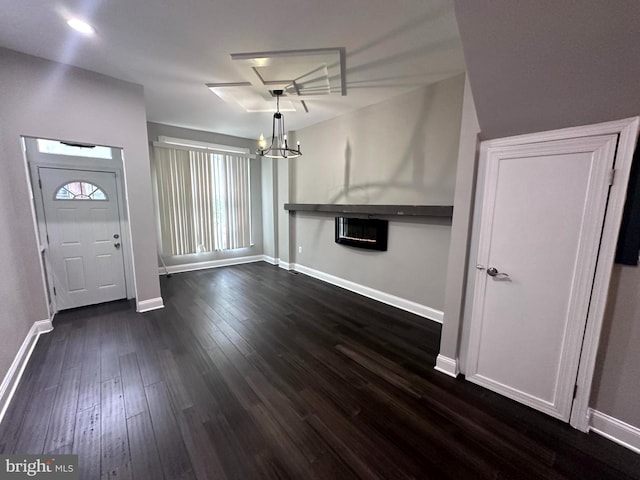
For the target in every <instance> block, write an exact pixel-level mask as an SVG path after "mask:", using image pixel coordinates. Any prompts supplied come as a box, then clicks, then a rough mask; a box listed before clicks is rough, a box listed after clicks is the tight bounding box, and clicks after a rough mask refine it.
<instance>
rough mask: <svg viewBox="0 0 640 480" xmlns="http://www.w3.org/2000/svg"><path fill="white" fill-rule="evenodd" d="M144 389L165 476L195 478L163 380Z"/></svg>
mask: <svg viewBox="0 0 640 480" xmlns="http://www.w3.org/2000/svg"><path fill="white" fill-rule="evenodd" d="M145 391H146V394H147V402H148V404H149V412H150V413H151V421H152V424H153V431H154V435H155V439H156V444H157V446H158V452H159V454H160V462H161V464H162V471H163V472H164V475H165V477H166V478H170V479H187V478H195V477H194V475H193V471H192V467H191V461H190V460H189V456H188V455H187V452H186V449H185V446H184V441H183V440H182V436H181V434H180V429H179V428H178V425H177V422H176V418H175V415H174V411H173V408H172V407H171V403H170V401H169V393H168V392H167V387H166V386H165V384H164V383H163V382H158V383H154V384H153V385H149V386H148V387H146V388H145Z"/></svg>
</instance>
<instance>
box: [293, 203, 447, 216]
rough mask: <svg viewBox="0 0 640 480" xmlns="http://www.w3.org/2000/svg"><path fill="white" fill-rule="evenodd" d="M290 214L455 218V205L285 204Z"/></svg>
mask: <svg viewBox="0 0 640 480" xmlns="http://www.w3.org/2000/svg"><path fill="white" fill-rule="evenodd" d="M284 209H285V210H289V211H290V212H318V213H329V214H332V213H352V214H361V215H394V216H405V217H448V218H451V217H452V216H453V205H347V204H334V203H285V204H284Z"/></svg>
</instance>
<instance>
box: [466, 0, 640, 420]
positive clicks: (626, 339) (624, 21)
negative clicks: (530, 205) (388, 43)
mask: <svg viewBox="0 0 640 480" xmlns="http://www.w3.org/2000/svg"><path fill="white" fill-rule="evenodd" d="M454 2H455V9H456V17H457V20H458V26H459V30H460V36H461V38H462V43H463V48H464V53H465V59H466V64H467V69H468V75H469V79H470V82H471V87H472V89H473V95H474V98H475V102H476V107H477V111H478V119H479V123H480V127H481V130H482V134H481V135H482V137H483V138H486V139H489V138H499V137H506V136H509V135H513V134H520V133H532V132H536V131H544V130H551V129H555V128H561V127H568V126H576V125H586V124H591V123H598V122H603V121H607V120H615V119H621V118H625V117H630V116H635V115H638V114H639V113H640V88H639V87H638V78H640V44H639V43H638V38H640V23H639V22H638V18H640V2H638V1H637V0H619V1H616V2H613V3H612V2H603V1H599V0H588V1H581V2H579V3H576V2H568V1H566V2H558V1H554V0H543V1H537V2H513V1H509V0H474V1H473V2H469V1H464V0H454ZM639 292H640V271H639V269H638V267H619V266H616V267H615V268H614V272H613V280H612V284H611V288H610V293H609V308H608V311H607V313H606V315H605V324H604V327H603V337H602V340H601V344H600V352H599V356H598V363H597V367H596V372H597V375H596V377H595V379H594V390H593V394H592V402H591V404H592V406H593V407H595V408H596V409H598V410H599V411H601V412H603V413H605V414H608V415H611V416H613V417H615V418H618V419H620V420H622V421H625V422H627V423H630V424H631V425H634V426H636V427H639V428H640V410H639V409H638V398H640V382H638V378H639V377H638V373H639V368H640V367H639V365H640V353H639V352H640V332H638V330H639V328H640V327H639V321H640V316H639V313H640V311H639V309H638V297H639V295H640V293H639Z"/></svg>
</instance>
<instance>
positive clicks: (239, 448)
mask: <svg viewBox="0 0 640 480" xmlns="http://www.w3.org/2000/svg"><path fill="white" fill-rule="evenodd" d="M161 282H162V293H163V297H164V300H165V303H166V308H165V309H163V310H157V311H154V312H149V313H146V314H137V313H135V309H134V306H133V304H132V303H131V302H124V301H123V302H114V303H111V304H104V305H99V306H95V307H87V308H81V309H77V310H72V311H68V312H64V313H61V314H59V315H57V316H56V318H55V321H54V324H55V330H54V331H53V332H52V333H50V334H46V335H43V336H42V337H41V338H40V340H39V342H38V344H37V346H36V348H35V350H34V353H33V356H32V358H31V360H30V362H29V365H28V366H27V368H26V371H25V373H24V376H23V379H22V381H21V383H20V385H19V387H18V389H17V392H16V394H15V397H14V399H13V402H12V403H11V405H10V407H9V409H8V411H7V414H6V416H5V418H4V420H3V422H2V424H1V425H0V453H20V454H26V453H36V454H37V453H43V452H44V453H58V454H63V453H77V454H78V455H79V464H80V478H82V479H100V478H102V479H106V478H113V479H115V478H117V479H123V480H124V479H153V480H157V479H166V480H174V479H201V480H204V479H216V480H217V479H271V478H273V479H314V478H321V479H355V478H366V479H369V478H372V479H373V478H388V479H394V480H395V479H403V478H418V479H430V478H432V479H449V478H450V479H458V480H459V479H485V478H491V479H570V478H575V479H583V480H584V479H594V480H595V479H598V480H602V479H616V480H621V479H631V478H635V479H640V455H636V454H634V453H632V452H631V451H629V450H626V449H624V448H622V447H620V446H618V445H616V444H614V443H612V442H610V441H608V440H606V439H604V438H602V437H600V436H598V435H595V434H589V435H586V434H583V433H580V432H578V431H576V430H574V429H572V428H570V427H569V426H568V425H566V424H564V423H562V422H559V421H556V420H554V419H552V418H549V417H547V416H545V415H543V414H541V413H538V412H536V411H533V410H531V409H529V408H527V407H524V406H522V405H519V404H517V403H515V402H512V401H510V400H507V399H505V398H502V397H500V396H498V395H495V394H493V393H491V392H489V391H487V390H484V389H481V388H479V387H477V386H475V385H472V384H470V383H469V382H465V381H464V380H462V379H453V378H449V377H447V376H445V375H442V374H440V373H438V372H436V371H434V370H433V365H434V363H435V356H436V355H437V352H438V345H439V338H440V326H439V325H438V324H436V323H434V322H431V321H429V320H426V319H423V318H420V317H416V316H414V315H411V314H409V313H406V312H403V311H400V310H396V309H394V308H392V307H389V306H386V305H383V304H380V303H377V302H375V301H372V300H369V299H367V298H364V297H361V296H359V295H356V294H353V293H350V292H347V291H345V290H342V289H340V288H337V287H333V286H331V285H328V284H325V283H322V282H320V281H317V280H315V279H312V278H310V277H307V276H304V275H301V274H292V273H288V272H286V271H284V270H282V269H279V268H277V267H273V266H271V265H268V264H266V263H256V264H249V265H241V266H234V267H226V268H219V269H215V270H207V271H201V272H196V273H185V274H178V275H173V276H172V277H171V278H163V279H162V280H161Z"/></svg>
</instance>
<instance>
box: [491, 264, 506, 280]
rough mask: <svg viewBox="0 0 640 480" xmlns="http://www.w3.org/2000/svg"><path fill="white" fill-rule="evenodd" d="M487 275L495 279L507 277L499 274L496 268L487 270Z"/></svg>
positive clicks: (504, 274)
mask: <svg viewBox="0 0 640 480" xmlns="http://www.w3.org/2000/svg"><path fill="white" fill-rule="evenodd" d="M487 275H489V276H490V277H495V278H507V277H509V274H508V273H503V272H499V271H498V269H497V268H496V267H489V268H487Z"/></svg>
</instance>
